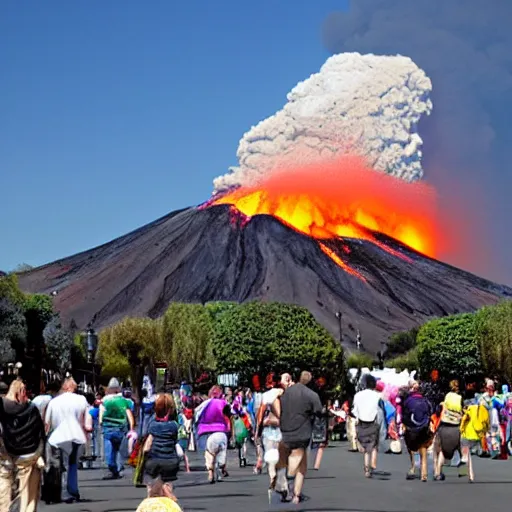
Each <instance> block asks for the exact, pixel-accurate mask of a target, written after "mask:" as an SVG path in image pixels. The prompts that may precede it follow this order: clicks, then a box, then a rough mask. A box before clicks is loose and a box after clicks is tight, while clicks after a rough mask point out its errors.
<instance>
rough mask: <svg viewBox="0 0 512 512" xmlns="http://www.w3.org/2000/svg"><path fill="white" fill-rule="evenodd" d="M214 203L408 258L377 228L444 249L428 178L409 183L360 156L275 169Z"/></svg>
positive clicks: (431, 251)
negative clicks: (380, 235)
mask: <svg viewBox="0 0 512 512" xmlns="http://www.w3.org/2000/svg"><path fill="white" fill-rule="evenodd" d="M213 204H230V205H233V206H234V207H235V208H236V209H237V210H238V211H239V212H241V213H242V214H244V215H245V216H247V217H248V218H250V217H252V216H254V215H259V214H266V215H273V216H274V217H277V218H278V219H280V220H281V221H282V222H284V223H285V224H287V225H289V226H291V227H293V228H294V229H296V230H297V231H299V232H301V233H305V234H306V235H309V236H311V237H312V238H315V239H316V240H327V239H332V238H342V239H343V238H357V239H362V240H367V241H370V242H372V243H374V244H376V245H378V246H379V247H381V248H382V249H384V250H386V251H388V252H390V253H392V254H394V255H396V256H400V257H404V258H407V257H406V256H403V255H402V253H399V252H397V251H396V250H394V249H392V248H391V247H388V246H387V245H386V244H384V243H382V242H380V241H378V240H377V238H376V237H375V233H376V232H379V233H383V234H385V235H388V236H390V237H391V238H394V239H396V240H399V241H400V242H402V243H403V244H405V245H407V246H409V247H411V248H412V249H414V250H416V251H418V252H420V253H422V254H425V255H427V256H430V257H435V256H436V255H437V252H438V249H439V247H438V242H439V230H438V229H437V225H436V197H435V193H434V190H433V189H432V188H430V187H429V186H428V185H426V184H425V183H421V182H416V183H407V182H405V181H403V180H400V179H397V178H395V177H392V176H389V175H387V174H385V173H382V172H377V171H374V170H371V169H368V168H367V167H366V166H365V165H364V163H363V161H362V160H361V159H359V158H355V157H344V158H342V159H338V160H336V161H329V162H324V163H318V164H314V165H308V166H304V167H301V168H290V167H286V168H283V169H282V170H279V171H274V172H270V173H269V174H268V175H267V176H266V177H264V178H263V179H261V180H260V181H258V182H257V183H256V184H254V185H252V186H244V187H241V188H238V189H236V190H234V191H231V192H228V193H227V194H225V195H223V196H221V197H220V198H217V199H215V200H214V202H213ZM319 246H320V248H321V249H322V250H323V251H324V253H325V254H327V255H328V256H329V257H330V258H331V259H333V260H334V261H335V262H336V263H337V264H338V265H340V266H341V267H342V268H343V269H344V270H346V271H347V272H349V273H351V274H352V275H356V276H357V277H359V278H361V279H363V280H364V277H363V276H362V275H360V274H359V273H358V272H357V270H355V269H353V268H351V267H349V265H348V264H347V263H345V262H343V260H342V259H341V257H340V256H339V255H337V254H336V253H334V252H333V251H332V250H331V249H329V248H327V246H325V245H324V244H323V243H319Z"/></svg>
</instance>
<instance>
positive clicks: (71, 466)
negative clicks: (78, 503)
mask: <svg viewBox="0 0 512 512" xmlns="http://www.w3.org/2000/svg"><path fill="white" fill-rule="evenodd" d="M79 448H80V445H79V444H76V443H73V447H72V448H71V453H70V454H67V453H65V452H63V451H61V460H62V465H63V466H64V469H65V471H66V473H67V477H66V491H67V494H68V495H69V497H70V498H75V499H78V498H80V492H79V491H78V449H79ZM64 499H66V498H64Z"/></svg>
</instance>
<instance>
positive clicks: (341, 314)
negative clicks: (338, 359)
mask: <svg viewBox="0 0 512 512" xmlns="http://www.w3.org/2000/svg"><path fill="white" fill-rule="evenodd" d="M336 318H337V319H338V322H339V328H340V343H343V313H342V312H341V311H336Z"/></svg>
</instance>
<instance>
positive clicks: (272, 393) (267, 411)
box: [255, 373, 284, 487]
mask: <svg viewBox="0 0 512 512" xmlns="http://www.w3.org/2000/svg"><path fill="white" fill-rule="evenodd" d="M265 385H266V387H267V391H266V392H265V393H263V395H262V397H261V405H260V407H259V409H258V412H257V415H256V439H255V441H256V444H259V443H260V442H261V446H262V450H261V451H262V453H261V455H259V457H258V461H257V463H256V466H257V467H259V468H261V467H262V465H263V462H265V464H266V465H267V471H268V476H269V479H270V486H271V487H272V485H275V478H276V465H277V463H278V462H279V443H280V442H281V439H282V436H281V429H280V428H279V418H278V417H277V416H276V415H275V414H274V412H273V408H275V406H274V402H275V401H276V400H278V399H279V397H280V396H281V395H282V394H283V392H284V390H283V389H282V388H281V387H278V383H277V380H276V375H275V373H271V374H269V375H268V376H267V380H266V383H265ZM260 457H261V458H260Z"/></svg>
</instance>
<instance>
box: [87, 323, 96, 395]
mask: <svg viewBox="0 0 512 512" xmlns="http://www.w3.org/2000/svg"><path fill="white" fill-rule="evenodd" d="M86 347H87V362H88V363H90V364H91V365H92V388H93V390H94V391H95V390H96V364H95V363H96V349H97V348H98V335H97V334H96V333H95V332H94V329H93V328H92V327H91V328H90V329H88V330H87V338H86Z"/></svg>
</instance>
